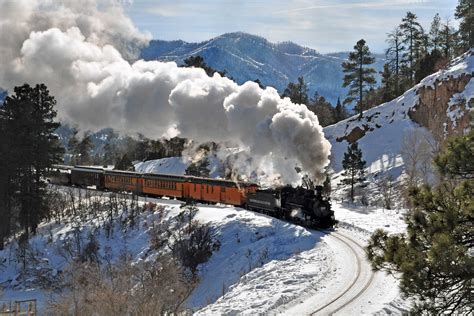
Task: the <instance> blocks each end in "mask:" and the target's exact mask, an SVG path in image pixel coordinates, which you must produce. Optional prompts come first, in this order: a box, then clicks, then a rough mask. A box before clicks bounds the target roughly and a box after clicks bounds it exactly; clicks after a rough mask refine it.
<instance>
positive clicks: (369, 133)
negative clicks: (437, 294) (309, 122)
mask: <svg viewBox="0 0 474 316" xmlns="http://www.w3.org/2000/svg"><path fill="white" fill-rule="evenodd" d="M473 72H474V49H473V50H471V51H470V52H467V53H466V54H464V55H463V56H461V57H459V58H456V59H454V60H453V61H452V63H451V64H450V65H449V66H448V67H447V68H446V69H443V70H440V71H438V72H437V73H434V74H432V75H430V76H428V77H426V78H424V79H423V80H422V81H421V82H420V83H419V84H418V85H416V86H414V87H413V88H411V89H410V90H408V91H406V92H405V93H404V94H403V95H401V96H400V97H398V98H396V99H394V100H392V101H390V102H387V103H384V104H381V105H379V106H377V107H374V108H371V109H369V110H367V111H365V112H364V113H363V118H362V119H361V120H359V119H358V116H353V117H351V118H348V119H346V120H343V121H341V122H338V123H337V124H334V125H331V126H328V127H325V128H324V134H325V136H326V138H327V139H328V140H329V141H330V143H331V145H332V149H331V156H332V158H331V168H332V169H333V170H334V172H335V174H336V175H335V177H334V178H333V180H335V181H334V182H335V184H337V183H338V182H339V177H340V173H341V171H342V164H341V162H342V159H343V156H344V152H345V151H346V150H347V147H348V144H349V142H348V140H354V139H357V141H358V143H359V148H361V149H362V153H363V159H364V160H366V162H367V165H366V166H367V168H366V171H367V173H368V174H369V177H370V179H369V180H371V181H372V182H373V181H375V180H376V179H377V178H381V176H384V175H387V174H390V175H391V176H392V177H393V178H394V179H397V178H399V177H400V176H401V174H402V171H403V166H404V157H403V156H402V154H401V152H402V142H403V137H404V136H405V135H408V134H410V133H414V132H415V131H420V130H421V131H422V133H423V134H424V135H425V137H427V138H428V139H429V141H432V136H431V134H430V132H429V131H427V130H426V129H425V128H423V127H421V126H420V125H419V124H417V123H416V122H414V121H413V120H412V119H411V118H410V116H409V112H410V111H416V109H415V107H416V106H417V104H418V103H419V94H418V93H419V91H420V90H421V89H422V88H427V87H433V86H434V85H435V84H436V85H438V86H439V85H441V84H442V82H447V81H449V80H453V79H456V78H458V77H460V76H462V75H467V76H470V77H471V79H470V81H469V83H468V84H467V85H466V87H465V89H464V91H463V92H462V93H458V94H455V95H453V96H452V98H451V100H452V101H453V102H454V100H459V98H460V97H462V98H463V102H465V104H466V107H467V109H468V110H469V109H470V110H471V111H472V99H473V98H474V89H473V86H474V80H473V79H472V77H473ZM431 106H434V105H431ZM456 109H459V108H458V107H457V108H456ZM457 111H458V110H457ZM447 115H448V117H452V119H455V118H456V117H457V116H456V115H458V116H459V112H453V113H451V112H449V109H448V113H447Z"/></svg>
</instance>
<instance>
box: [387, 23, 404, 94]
mask: <svg viewBox="0 0 474 316" xmlns="http://www.w3.org/2000/svg"><path fill="white" fill-rule="evenodd" d="M387 43H388V45H389V47H388V49H387V51H386V53H385V55H386V57H387V63H388V65H389V66H390V69H391V71H392V72H393V83H394V94H395V96H396V97H397V96H399V95H400V94H401V92H402V91H401V90H402V89H401V87H400V83H401V80H400V75H401V68H402V55H403V51H404V49H405V48H404V46H403V33H402V31H401V30H400V28H399V27H396V28H395V29H394V30H393V31H392V32H390V33H389V34H388V38H387Z"/></svg>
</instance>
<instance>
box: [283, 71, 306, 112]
mask: <svg viewBox="0 0 474 316" xmlns="http://www.w3.org/2000/svg"><path fill="white" fill-rule="evenodd" d="M283 97H288V98H290V100H291V102H293V103H297V104H306V105H307V104H308V103H309V98H308V85H307V84H306V83H305V82H304V78H303V77H298V82H297V83H293V82H290V83H289V84H288V86H287V87H286V89H285V91H283Z"/></svg>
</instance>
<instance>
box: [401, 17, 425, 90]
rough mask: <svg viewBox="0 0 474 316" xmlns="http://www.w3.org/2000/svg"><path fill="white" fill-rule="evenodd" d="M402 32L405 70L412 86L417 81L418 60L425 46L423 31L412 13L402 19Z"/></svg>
mask: <svg viewBox="0 0 474 316" xmlns="http://www.w3.org/2000/svg"><path fill="white" fill-rule="evenodd" d="M400 30H401V31H402V33H403V44H404V46H405V52H404V56H403V63H404V70H405V72H406V76H407V79H408V84H409V85H410V86H411V85H413V83H414V80H415V71H416V64H417V61H418V58H419V57H420V47H421V46H423V36H424V34H423V29H422V27H421V25H420V23H419V22H418V20H417V17H416V15H415V14H414V13H412V12H407V14H406V16H405V17H404V18H403V19H402V23H401V24H400Z"/></svg>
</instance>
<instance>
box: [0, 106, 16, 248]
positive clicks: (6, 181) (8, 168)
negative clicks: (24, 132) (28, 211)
mask: <svg viewBox="0 0 474 316" xmlns="http://www.w3.org/2000/svg"><path fill="white" fill-rule="evenodd" d="M6 119H7V117H6V115H5V114H4V113H3V109H2V107H1V106H0V161H1V163H0V218H1V219H2V220H1V221H0V250H3V247H4V240H5V238H7V237H8V236H9V235H10V233H11V227H12V226H11V222H12V220H11V219H12V217H13V216H12V202H13V193H14V192H15V184H16V183H14V182H13V177H14V171H15V169H16V166H15V161H14V160H13V159H12V155H11V154H10V151H11V149H12V148H15V146H14V144H13V143H12V142H11V139H10V138H9V131H8V130H7V121H6Z"/></svg>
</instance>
